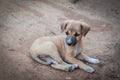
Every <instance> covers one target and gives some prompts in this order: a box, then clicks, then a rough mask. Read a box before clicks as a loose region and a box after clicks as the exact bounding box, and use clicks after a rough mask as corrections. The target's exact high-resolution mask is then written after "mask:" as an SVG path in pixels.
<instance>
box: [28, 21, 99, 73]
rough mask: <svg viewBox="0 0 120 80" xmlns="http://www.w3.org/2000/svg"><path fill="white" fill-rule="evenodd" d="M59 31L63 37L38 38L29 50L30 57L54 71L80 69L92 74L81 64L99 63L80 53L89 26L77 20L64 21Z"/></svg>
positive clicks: (88, 67) (90, 69)
mask: <svg viewBox="0 0 120 80" xmlns="http://www.w3.org/2000/svg"><path fill="white" fill-rule="evenodd" d="M60 29H61V32H62V33H63V32H64V33H65V35H59V36H53V37H41V38H38V39H37V40H36V41H35V42H34V43H33V44H32V46H31V48H30V54H31V57H32V58H33V59H34V60H35V61H37V62H38V63H40V64H44V65H50V66H51V67H53V68H55V69H59V70H64V71H69V72H70V71H73V70H74V69H75V68H80V69H83V70H85V71H87V72H89V73H93V72H94V69H93V68H92V67H90V66H88V65H86V64H84V63H83V62H82V61H83V60H84V61H87V62H90V63H94V64H98V63H100V61H99V60H98V59H95V58H91V57H89V56H87V55H86V54H84V53H83V52H82V51H83V46H82V45H83V44H82V37H85V36H86V34H87V33H88V32H89V31H90V27H89V25H88V24H87V23H85V22H81V21H77V20H65V21H63V22H62V23H61V24H60Z"/></svg>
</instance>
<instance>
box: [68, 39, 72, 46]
mask: <svg viewBox="0 0 120 80" xmlns="http://www.w3.org/2000/svg"><path fill="white" fill-rule="evenodd" d="M66 43H67V45H69V46H71V45H72V44H73V40H72V39H71V38H69V39H68V40H67V41H66Z"/></svg>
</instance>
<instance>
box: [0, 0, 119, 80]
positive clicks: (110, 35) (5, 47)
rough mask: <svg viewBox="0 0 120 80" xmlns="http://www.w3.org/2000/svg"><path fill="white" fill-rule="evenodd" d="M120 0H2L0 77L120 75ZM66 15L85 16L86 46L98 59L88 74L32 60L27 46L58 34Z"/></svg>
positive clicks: (91, 79)
mask: <svg viewBox="0 0 120 80" xmlns="http://www.w3.org/2000/svg"><path fill="white" fill-rule="evenodd" d="M119 4H120V1H119V0H79V2H77V3H76V4H72V3H71V2H70V0H0V80H120V51H119V50H120V27H119V25H120V5H119ZM64 19H75V20H81V21H85V22H87V23H88V24H89V25H90V26H91V31H90V32H89V33H88V35H87V36H86V37H85V38H84V42H83V43H84V52H85V53H86V54H87V55H89V56H92V57H94V58H98V59H100V61H101V63H100V64H99V65H94V64H90V63H86V64H88V65H90V66H92V67H94V69H95V73H93V74H89V73H87V72H85V71H83V70H80V69H76V70H74V71H73V72H65V71H60V70H55V69H53V68H51V67H50V66H44V65H41V64H38V63H36V62H35V61H33V60H32V59H31V58H30V56H29V48H30V46H31V44H32V43H33V41H34V40H35V39H37V38H39V37H42V36H53V35H60V34H62V33H60V30H59V26H60V25H59V24H60V21H61V20H64Z"/></svg>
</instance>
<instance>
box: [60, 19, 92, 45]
mask: <svg viewBox="0 0 120 80" xmlns="http://www.w3.org/2000/svg"><path fill="white" fill-rule="evenodd" d="M89 30H90V27H89V26H88V24H86V23H84V22H80V21H75V20H66V21H64V22H62V23H61V32H65V33H66V35H67V37H66V44H67V45H68V46H75V45H76V43H77V42H79V41H80V39H81V38H82V36H86V34H87V33H88V31H89Z"/></svg>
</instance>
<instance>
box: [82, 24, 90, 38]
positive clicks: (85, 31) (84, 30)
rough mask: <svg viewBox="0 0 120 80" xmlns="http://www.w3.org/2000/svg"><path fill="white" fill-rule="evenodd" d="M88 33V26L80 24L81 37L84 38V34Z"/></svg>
mask: <svg viewBox="0 0 120 80" xmlns="http://www.w3.org/2000/svg"><path fill="white" fill-rule="evenodd" d="M89 31H90V27H89V25H88V24H86V23H82V24H81V33H82V35H83V36H84V37H85V36H86V34H87V33H88V32H89Z"/></svg>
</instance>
